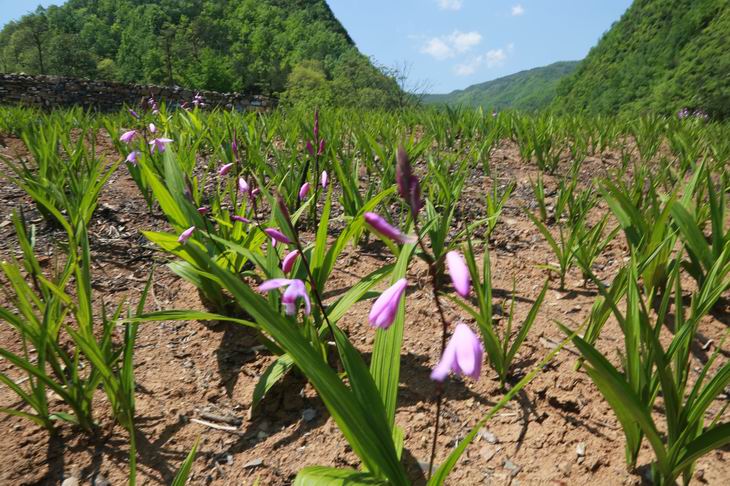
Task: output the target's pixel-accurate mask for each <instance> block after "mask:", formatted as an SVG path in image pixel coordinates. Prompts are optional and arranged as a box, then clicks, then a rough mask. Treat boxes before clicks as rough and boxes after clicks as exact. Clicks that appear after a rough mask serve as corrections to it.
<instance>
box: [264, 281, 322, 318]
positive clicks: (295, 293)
mask: <svg viewBox="0 0 730 486" xmlns="http://www.w3.org/2000/svg"><path fill="white" fill-rule="evenodd" d="M281 287H286V288H287V289H286V290H285V291H284V295H282V296H281V301H282V303H283V304H284V310H285V312H286V314H287V315H288V316H293V315H294V314H296V312H297V299H300V298H301V299H303V300H304V313H305V314H306V315H309V313H310V312H311V311H312V304H311V302H310V301H309V294H307V287H305V285H304V282H302V281H301V280H299V279H288V278H272V279H271V280H267V281H266V282H264V283H262V284H261V285H260V286H259V290H260V291H262V292H270V291H272V290H274V289H278V288H281Z"/></svg>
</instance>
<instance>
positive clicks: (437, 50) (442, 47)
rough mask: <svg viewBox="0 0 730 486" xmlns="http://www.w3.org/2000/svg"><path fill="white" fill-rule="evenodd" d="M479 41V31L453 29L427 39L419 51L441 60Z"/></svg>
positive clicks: (459, 52) (467, 48) (465, 50)
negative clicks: (447, 32)
mask: <svg viewBox="0 0 730 486" xmlns="http://www.w3.org/2000/svg"><path fill="white" fill-rule="evenodd" d="M481 41H482V35H481V34H480V33H479V32H460V31H458V30H455V31H453V32H452V33H451V34H449V35H446V36H440V37H433V38H431V39H429V40H428V41H426V43H425V44H424V45H423V47H421V52H423V53H424V54H428V55H430V56H432V57H434V58H436V59H438V60H439V61H443V60H444V59H449V58H452V57H454V56H456V55H457V54H463V53H465V52H467V51H469V50H470V49H471V48H472V47H474V46H476V45H477V44H479V43H480V42H481Z"/></svg>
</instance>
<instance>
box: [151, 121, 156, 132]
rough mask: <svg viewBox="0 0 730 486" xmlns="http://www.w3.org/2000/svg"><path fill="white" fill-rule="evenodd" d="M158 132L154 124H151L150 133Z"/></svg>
mask: <svg viewBox="0 0 730 486" xmlns="http://www.w3.org/2000/svg"><path fill="white" fill-rule="evenodd" d="M156 131H157V127H156V126H155V124H154V123H150V133H155V132H156Z"/></svg>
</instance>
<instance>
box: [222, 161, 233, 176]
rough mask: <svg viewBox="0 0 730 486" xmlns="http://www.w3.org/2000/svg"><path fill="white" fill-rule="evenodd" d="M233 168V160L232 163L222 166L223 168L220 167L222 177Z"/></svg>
mask: <svg viewBox="0 0 730 486" xmlns="http://www.w3.org/2000/svg"><path fill="white" fill-rule="evenodd" d="M232 168H233V162H231V163H230V164H223V165H222V166H221V168H220V169H218V175H219V176H221V177H223V176H225V175H228V173H229V172H230V171H231V169H232Z"/></svg>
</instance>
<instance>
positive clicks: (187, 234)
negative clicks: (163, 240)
mask: <svg viewBox="0 0 730 486" xmlns="http://www.w3.org/2000/svg"><path fill="white" fill-rule="evenodd" d="M194 232H195V226H191V227H190V228H188V229H186V230H185V231H183V232H182V233H180V237H179V238H178V239H177V241H178V243H183V244H184V243H185V242H186V241H188V240H189V239H190V237H191V236H193V233H194Z"/></svg>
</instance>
